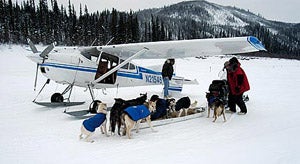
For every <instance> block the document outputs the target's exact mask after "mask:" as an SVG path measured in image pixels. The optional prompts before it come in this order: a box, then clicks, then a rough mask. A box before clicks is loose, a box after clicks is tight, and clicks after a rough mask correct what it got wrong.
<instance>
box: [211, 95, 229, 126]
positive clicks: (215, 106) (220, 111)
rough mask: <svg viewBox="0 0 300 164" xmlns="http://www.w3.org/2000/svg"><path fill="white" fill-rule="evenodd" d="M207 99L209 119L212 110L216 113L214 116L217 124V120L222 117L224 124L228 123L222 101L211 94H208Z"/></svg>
mask: <svg viewBox="0 0 300 164" xmlns="http://www.w3.org/2000/svg"><path fill="white" fill-rule="evenodd" d="M206 99H207V102H208V106H207V107H208V109H207V111H208V116H207V118H209V117H210V110H213V111H214V114H213V118H214V120H213V122H215V121H216V120H217V117H220V116H221V115H223V118H224V122H226V117H225V105H224V104H223V102H222V100H221V99H219V98H217V97H213V95H211V93H206Z"/></svg>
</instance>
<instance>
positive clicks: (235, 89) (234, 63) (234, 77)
mask: <svg viewBox="0 0 300 164" xmlns="http://www.w3.org/2000/svg"><path fill="white" fill-rule="evenodd" d="M226 70H227V81H228V85H229V97H228V107H229V112H233V113H235V112H236V105H238V107H239V108H240V110H241V111H240V112H239V113H238V114H246V113H247V107H246V104H245V102H244V100H243V94H244V92H246V91H248V90H250V85H249V82H248V79H247V76H246V73H245V72H244V70H243V69H242V68H241V64H240V63H239V61H238V59H237V58H236V57H233V58H231V59H230V60H229V64H228V65H227V66H226Z"/></svg>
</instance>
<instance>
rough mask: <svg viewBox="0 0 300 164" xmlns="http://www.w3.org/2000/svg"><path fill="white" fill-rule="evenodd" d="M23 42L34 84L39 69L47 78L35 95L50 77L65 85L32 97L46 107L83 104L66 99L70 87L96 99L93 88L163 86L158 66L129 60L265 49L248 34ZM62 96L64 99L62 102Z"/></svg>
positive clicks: (178, 85) (176, 87)
mask: <svg viewBox="0 0 300 164" xmlns="http://www.w3.org/2000/svg"><path fill="white" fill-rule="evenodd" d="M28 43H29V46H30V48H31V50H32V52H33V54H30V55H27V57H28V58H30V59H31V60H32V61H34V62H36V63H37V69H36V76H35V83H34V88H36V83H37V75H38V70H39V69H40V71H41V73H42V74H43V75H44V76H45V77H46V78H47V79H48V80H47V82H46V83H45V84H44V86H43V87H42V88H41V90H40V92H39V93H38V95H39V94H40V93H41V92H42V90H43V89H44V87H45V85H46V84H48V83H49V82H50V80H52V81H55V82H56V83H59V84H66V85H68V86H67V87H66V89H65V90H64V91H63V92H62V93H54V94H53V95H52V96H51V102H49V103H41V102H36V99H34V100H33V102H35V103H37V104H39V105H45V106H50V105H51V104H58V105H78V104H82V103H84V102H70V95H71V93H72V88H73V86H79V87H85V88H88V89H89V91H90V94H91V97H92V100H93V101H96V100H95V96H94V93H93V89H104V88H115V87H130V86H145V85H162V83H163V82H162V76H161V70H158V69H156V70H155V69H151V68H145V67H142V66H139V65H136V64H134V63H133V62H132V60H133V59H160V58H164V59H168V58H185V57H197V56H212V55H226V54H239V53H247V52H255V51H266V49H265V47H264V46H263V45H262V43H261V42H260V41H259V40H258V39H257V38H256V37H253V36H246V37H234V38H214V39H193V40H177V41H159V42H144V43H132V44H120V45H104V46H89V47H55V43H52V44H50V45H49V46H48V47H46V48H45V49H44V50H43V51H42V52H40V51H38V50H37V48H36V47H35V45H34V44H33V42H32V41H31V40H29V39H28ZM162 64H163V63H162ZM156 68H157V67H156ZM160 68H161V67H160ZM170 84H171V85H170V88H169V90H171V91H179V92H180V91H181V90H182V85H183V84H197V81H196V80H188V79H184V78H183V77H178V76H175V75H174V76H173V77H172V80H171V82H170ZM68 92H69V96H68V98H64V97H63V95H65V94H66V93H68ZM38 95H37V96H38ZM65 100H66V101H67V102H64V101H65Z"/></svg>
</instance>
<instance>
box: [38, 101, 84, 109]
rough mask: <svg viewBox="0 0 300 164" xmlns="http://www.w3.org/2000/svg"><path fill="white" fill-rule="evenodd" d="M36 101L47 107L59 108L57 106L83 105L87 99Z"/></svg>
mask: <svg viewBox="0 0 300 164" xmlns="http://www.w3.org/2000/svg"><path fill="white" fill-rule="evenodd" d="M34 103H35V104H37V105H41V106H45V107H51V108H57V107H67V106H76V105H82V104H84V103H85V101H80V102H36V101H34Z"/></svg>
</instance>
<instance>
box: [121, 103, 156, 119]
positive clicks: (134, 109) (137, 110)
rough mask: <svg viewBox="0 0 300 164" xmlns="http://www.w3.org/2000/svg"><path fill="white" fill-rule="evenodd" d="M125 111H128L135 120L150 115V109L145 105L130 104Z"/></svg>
mask: <svg viewBox="0 0 300 164" xmlns="http://www.w3.org/2000/svg"><path fill="white" fill-rule="evenodd" d="M124 112H125V113H127V114H128V115H129V117H130V118H131V119H132V120H133V121H137V120H139V119H142V118H146V117H147V116H149V115H150V111H149V109H148V108H147V107H146V106H145V105H137V106H130V107H128V108H126V109H125V110H124Z"/></svg>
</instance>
